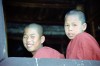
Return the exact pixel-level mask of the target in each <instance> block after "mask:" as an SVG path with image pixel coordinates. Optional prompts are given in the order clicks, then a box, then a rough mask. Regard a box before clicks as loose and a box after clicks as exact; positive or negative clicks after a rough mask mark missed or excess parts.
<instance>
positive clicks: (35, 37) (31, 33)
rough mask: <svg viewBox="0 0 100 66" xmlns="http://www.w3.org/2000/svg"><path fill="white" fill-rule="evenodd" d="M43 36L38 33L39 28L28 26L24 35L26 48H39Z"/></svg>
mask: <svg viewBox="0 0 100 66" xmlns="http://www.w3.org/2000/svg"><path fill="white" fill-rule="evenodd" d="M41 40H42V38H41V36H40V35H39V34H38V32H37V30H36V29H34V28H26V29H25V31H24V35H23V44H24V46H25V48H26V49H27V50H28V51H30V52H34V51H36V50H38V49H39V48H40V46H41V43H42V42H41Z"/></svg>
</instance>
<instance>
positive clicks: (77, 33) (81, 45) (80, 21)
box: [64, 10, 100, 60]
mask: <svg viewBox="0 0 100 66" xmlns="http://www.w3.org/2000/svg"><path fill="white" fill-rule="evenodd" d="M64 28H65V33H66V35H67V37H68V38H69V39H71V41H70V42H69V44H68V47H67V50H66V58H67V59H81V60H100V47H99V44H98V43H97V41H96V40H95V39H94V38H93V37H92V36H91V35H90V34H88V33H86V32H84V31H85V30H86V28H87V24H86V21H85V15H84V13H83V12H82V11H79V10H72V11H70V12H68V13H67V14H66V15H65V25H64Z"/></svg>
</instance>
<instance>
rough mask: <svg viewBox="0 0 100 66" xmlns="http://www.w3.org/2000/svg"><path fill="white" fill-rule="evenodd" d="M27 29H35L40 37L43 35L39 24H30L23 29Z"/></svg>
mask: <svg viewBox="0 0 100 66" xmlns="http://www.w3.org/2000/svg"><path fill="white" fill-rule="evenodd" d="M27 28H31V29H35V30H36V31H37V32H38V34H39V35H40V36H42V35H43V27H42V26H41V25H39V24H36V23H32V24H29V25H28V26H26V27H25V29H27ZM25 29H24V31H25Z"/></svg>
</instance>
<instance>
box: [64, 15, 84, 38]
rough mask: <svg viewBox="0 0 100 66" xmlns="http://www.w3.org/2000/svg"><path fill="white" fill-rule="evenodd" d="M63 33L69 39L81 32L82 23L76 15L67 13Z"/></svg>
mask: <svg viewBox="0 0 100 66" xmlns="http://www.w3.org/2000/svg"><path fill="white" fill-rule="evenodd" d="M64 28H65V33H66V35H67V36H68V38H69V39H73V38H75V36H76V35H78V34H79V33H82V32H83V31H84V30H85V29H84V25H83V24H82V22H81V20H80V19H79V18H78V16H76V15H69V16H67V17H66V18H65V26H64Z"/></svg>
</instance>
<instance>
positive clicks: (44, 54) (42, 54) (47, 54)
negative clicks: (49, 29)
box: [33, 47, 64, 59]
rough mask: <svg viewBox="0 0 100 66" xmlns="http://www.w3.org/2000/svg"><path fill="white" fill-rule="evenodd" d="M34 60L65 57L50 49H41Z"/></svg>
mask: <svg viewBox="0 0 100 66" xmlns="http://www.w3.org/2000/svg"><path fill="white" fill-rule="evenodd" d="M33 57H34V58H59V59H60V58H62V59H63V58H64V55H63V54H61V53H59V52H58V51H57V50H55V49H53V48H50V47H43V48H40V49H39V50H38V51H37V52H36V53H35V55H34V56H33Z"/></svg>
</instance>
